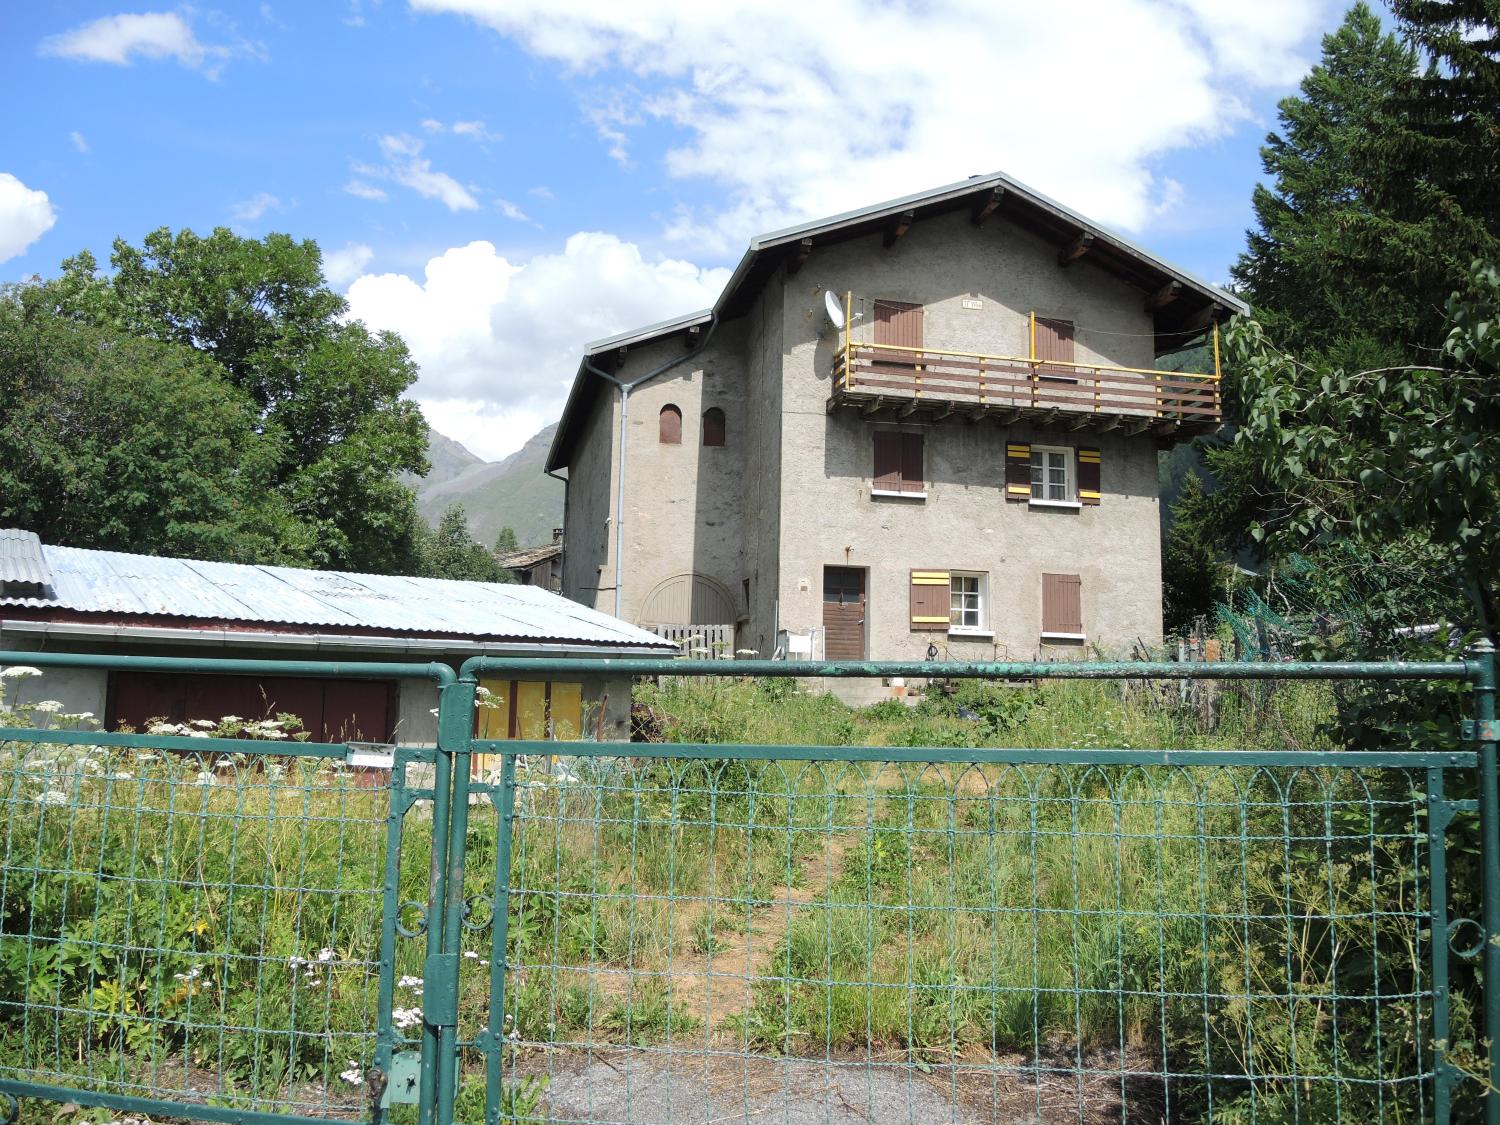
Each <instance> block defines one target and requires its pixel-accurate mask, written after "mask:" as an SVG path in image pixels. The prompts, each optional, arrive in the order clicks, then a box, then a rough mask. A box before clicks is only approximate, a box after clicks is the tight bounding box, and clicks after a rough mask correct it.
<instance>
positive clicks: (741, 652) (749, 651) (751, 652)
mask: <svg viewBox="0 0 1500 1125" xmlns="http://www.w3.org/2000/svg"><path fill="white" fill-rule="evenodd" d="M734 654H735V655H736V656H759V655H760V653H758V652H756V651H755V649H753V648H737V649H735V650H734Z"/></svg>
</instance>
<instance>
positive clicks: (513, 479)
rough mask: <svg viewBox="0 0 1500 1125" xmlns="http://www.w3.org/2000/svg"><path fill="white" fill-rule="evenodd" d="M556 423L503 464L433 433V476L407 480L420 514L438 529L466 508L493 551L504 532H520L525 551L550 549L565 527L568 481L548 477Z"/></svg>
mask: <svg viewBox="0 0 1500 1125" xmlns="http://www.w3.org/2000/svg"><path fill="white" fill-rule="evenodd" d="M555 433H557V424H556V423H555V422H554V423H553V424H552V425H550V426H548V427H547V428H546V429H544V430H542V431H541V432H540V433H538V434H534V435H533V436H532V437H531V438H530V440H528V441H527V442H526V444H525V445H523V446H522V447H521V448H520V449H518V450H516V452H514V453H512V454H511V455H510V456H509V457H507V458H505V460H503V461H485V460H482V459H481V458H479V457H476V456H474V454H472V453H470V452H469V451H468V450H467V449H465V448H464V447H463V446H462V445H460V444H459V443H458V442H456V441H454V440H453V439H452V438H450V437H445V436H443V435H442V434H440V433H438V432H437V431H436V430H432V429H429V430H428V431H427V458H428V460H429V461H431V462H432V471H431V472H429V473H428V474H427V475H426V476H425V477H406V478H405V480H406V483H407V484H408V485H410V486H411V487H412V488H414V489H416V492H417V511H419V512H421V513H422V518H423V519H425V520H426V521H427V522H428V523H429V524H431V525H432V526H434V527H436V526H437V522H438V520H439V519H440V518H442V515H443V511H444V509H446V508H447V507H448V505H450V504H462V505H463V506H464V511H465V512H467V513H468V516H469V530H470V531H472V532H473V533H474V538H476V539H478V540H479V541H480V542H481V543H484V544H486V545H493V544H494V542H495V537H496V536H497V535H499V534H500V529H501V528H502V527H512V528H515V532H516V540H517V542H519V543H520V545H521V546H523V547H530V546H534V545H536V544H539V543H546V542H548V541H549V540H551V538H552V529H553V528H554V527H561V526H562V521H563V486H562V481H560V480H556V479H555V478H553V477H549V476H547V475H546V474H545V473H543V472H542V465H543V463H544V462H545V461H546V459H547V448H548V447H549V446H550V445H551V444H552V435H553V434H555Z"/></svg>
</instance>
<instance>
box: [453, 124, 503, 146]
mask: <svg viewBox="0 0 1500 1125" xmlns="http://www.w3.org/2000/svg"><path fill="white" fill-rule="evenodd" d="M453 132H454V134H455V135H456V136H460V137H472V138H473V139H474V140H476V141H498V140H499V139H500V134H499V133H491V132H490V131H489V129H487V128H486V127H485V124H484V122H483V121H455V122H454V123H453Z"/></svg>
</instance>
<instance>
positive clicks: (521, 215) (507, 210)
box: [495, 199, 531, 223]
mask: <svg viewBox="0 0 1500 1125" xmlns="http://www.w3.org/2000/svg"><path fill="white" fill-rule="evenodd" d="M495 206H496V207H498V208H499V209H500V214H502V215H504V216H505V217H506V218H507V219H514V220H515V221H516V222H518V223H529V222H531V216H530V215H528V214H527V213H526V212H525V211H522V210H521V208H520V207H518V206H516V205H515V204H514V203H512V202H511V201H510V200H508V199H497V200H495Z"/></svg>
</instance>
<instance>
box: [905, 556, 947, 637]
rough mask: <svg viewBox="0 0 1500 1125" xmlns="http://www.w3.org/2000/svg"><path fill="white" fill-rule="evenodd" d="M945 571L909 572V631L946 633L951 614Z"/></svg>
mask: <svg viewBox="0 0 1500 1125" xmlns="http://www.w3.org/2000/svg"><path fill="white" fill-rule="evenodd" d="M951 606H952V602H951V599H950V597H949V594H948V572H947V571H946V570H914V571H912V572H911V631H912V632H913V633H946V632H947V631H948V619H949V616H950V614H951V613H952V608H951Z"/></svg>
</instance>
